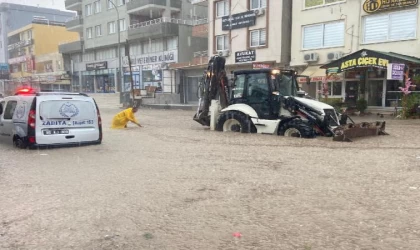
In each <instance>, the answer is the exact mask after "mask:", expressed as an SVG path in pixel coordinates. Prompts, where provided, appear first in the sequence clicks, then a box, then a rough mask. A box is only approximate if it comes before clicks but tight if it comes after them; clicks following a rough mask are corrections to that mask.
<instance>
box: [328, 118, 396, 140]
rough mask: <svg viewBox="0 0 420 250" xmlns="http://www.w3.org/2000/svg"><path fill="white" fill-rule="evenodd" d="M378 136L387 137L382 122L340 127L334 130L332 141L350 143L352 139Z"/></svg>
mask: <svg viewBox="0 0 420 250" xmlns="http://www.w3.org/2000/svg"><path fill="white" fill-rule="evenodd" d="M378 135H389V134H388V133H386V132H385V122H384V121H383V122H379V121H377V122H362V123H356V124H346V125H341V126H339V127H337V128H336V129H335V130H334V137H333V141H346V142H351V141H352V140H351V139H353V138H358V137H366V136H378Z"/></svg>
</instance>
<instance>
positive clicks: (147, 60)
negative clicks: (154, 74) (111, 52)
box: [123, 50, 178, 67]
mask: <svg viewBox="0 0 420 250" xmlns="http://www.w3.org/2000/svg"><path fill="white" fill-rule="evenodd" d="M130 59H131V65H148V64H158V63H162V62H166V63H172V62H177V61H178V50H171V51H164V52H158V53H151V54H144V55H137V56H132V55H130ZM123 64H124V67H127V66H128V57H127V56H124V57H123Z"/></svg>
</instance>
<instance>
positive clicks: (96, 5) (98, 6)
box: [93, 1, 101, 13]
mask: <svg viewBox="0 0 420 250" xmlns="http://www.w3.org/2000/svg"><path fill="white" fill-rule="evenodd" d="M93 8H94V11H95V13H99V12H101V1H95V2H93Z"/></svg>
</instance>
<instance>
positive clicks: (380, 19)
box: [363, 10, 417, 43]
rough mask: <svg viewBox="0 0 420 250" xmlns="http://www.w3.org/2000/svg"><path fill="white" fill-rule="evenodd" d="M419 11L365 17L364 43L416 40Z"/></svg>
mask: <svg viewBox="0 0 420 250" xmlns="http://www.w3.org/2000/svg"><path fill="white" fill-rule="evenodd" d="M416 30H417V10H410V11H399V12H393V13H387V14H380V15H372V16H365V17H364V20H363V42H365V43H374V42H386V41H398V40H406V39H414V38H416V36H417V34H416Z"/></svg>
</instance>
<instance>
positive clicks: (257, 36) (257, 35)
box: [250, 29, 267, 47]
mask: <svg viewBox="0 0 420 250" xmlns="http://www.w3.org/2000/svg"><path fill="white" fill-rule="evenodd" d="M250 39H251V47H260V46H265V45H267V42H266V31H265V29H261V30H252V31H250Z"/></svg>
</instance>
